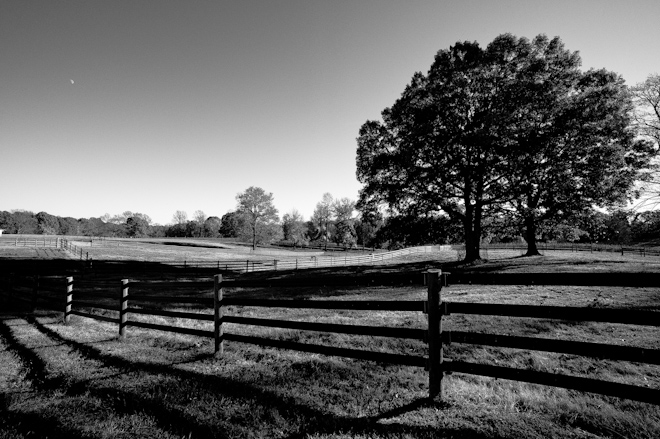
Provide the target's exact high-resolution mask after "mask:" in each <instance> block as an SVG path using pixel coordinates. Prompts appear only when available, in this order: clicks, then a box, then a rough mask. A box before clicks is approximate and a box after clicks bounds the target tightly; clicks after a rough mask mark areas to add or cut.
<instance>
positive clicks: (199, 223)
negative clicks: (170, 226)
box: [193, 210, 206, 237]
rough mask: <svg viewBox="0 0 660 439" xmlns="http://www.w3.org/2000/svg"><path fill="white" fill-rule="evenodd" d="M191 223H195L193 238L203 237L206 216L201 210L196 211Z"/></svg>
mask: <svg viewBox="0 0 660 439" xmlns="http://www.w3.org/2000/svg"><path fill="white" fill-rule="evenodd" d="M193 221H194V222H195V226H196V227H195V234H194V236H197V237H201V236H204V222H205V221H206V214H205V213H204V211H202V210H196V211H195V213H194V214H193Z"/></svg>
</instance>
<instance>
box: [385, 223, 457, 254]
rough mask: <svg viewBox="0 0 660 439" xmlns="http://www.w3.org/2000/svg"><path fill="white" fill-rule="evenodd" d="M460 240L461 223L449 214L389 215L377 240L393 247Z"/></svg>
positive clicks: (388, 246)
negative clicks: (452, 218) (453, 219)
mask: <svg viewBox="0 0 660 439" xmlns="http://www.w3.org/2000/svg"><path fill="white" fill-rule="evenodd" d="M460 241H462V229H461V227H460V223H457V222H455V221H452V220H451V219H450V218H449V217H448V216H447V215H429V216H416V215H410V216H406V215H398V216H393V217H388V218H387V219H386V220H385V224H384V225H383V226H382V227H381V228H380V229H379V230H378V232H377V233H376V242H378V244H379V245H382V246H385V247H387V248H392V249H394V248H401V247H412V246H417V245H425V244H448V243H454V242H460Z"/></svg>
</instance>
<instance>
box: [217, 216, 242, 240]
mask: <svg viewBox="0 0 660 439" xmlns="http://www.w3.org/2000/svg"><path fill="white" fill-rule="evenodd" d="M220 222H221V224H220V235H221V236H222V237H224V238H238V237H239V236H240V234H241V230H242V229H243V217H242V216H241V215H240V214H239V213H238V212H227V213H226V214H224V215H222V219H221V220H220Z"/></svg>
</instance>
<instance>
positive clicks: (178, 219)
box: [172, 210, 188, 224]
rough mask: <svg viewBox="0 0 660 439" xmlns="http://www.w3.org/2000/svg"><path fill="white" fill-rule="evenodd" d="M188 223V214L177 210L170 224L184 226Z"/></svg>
mask: <svg viewBox="0 0 660 439" xmlns="http://www.w3.org/2000/svg"><path fill="white" fill-rule="evenodd" d="M187 222H188V214H187V213H186V212H185V211H183V210H177V211H176V212H174V215H173V216H172V224H185V223H187Z"/></svg>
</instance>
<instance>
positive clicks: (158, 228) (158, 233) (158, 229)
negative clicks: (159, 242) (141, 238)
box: [149, 224, 168, 238]
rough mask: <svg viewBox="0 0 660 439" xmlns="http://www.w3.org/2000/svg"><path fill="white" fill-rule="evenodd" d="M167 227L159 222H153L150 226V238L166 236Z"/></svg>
mask: <svg viewBox="0 0 660 439" xmlns="http://www.w3.org/2000/svg"><path fill="white" fill-rule="evenodd" d="M167 227H168V226H163V225H160V224H154V225H152V226H151V231H150V232H149V236H150V237H152V238H164V237H166V236H167Z"/></svg>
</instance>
